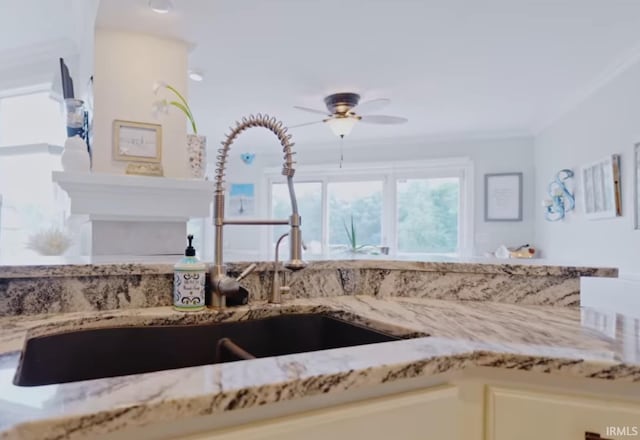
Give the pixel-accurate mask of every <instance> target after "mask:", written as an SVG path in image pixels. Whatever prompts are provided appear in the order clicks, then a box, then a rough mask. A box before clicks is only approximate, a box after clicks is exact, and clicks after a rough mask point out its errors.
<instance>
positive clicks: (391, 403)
mask: <svg viewBox="0 0 640 440" xmlns="http://www.w3.org/2000/svg"><path fill="white" fill-rule="evenodd" d="M457 412H458V400H457V389H456V388H455V387H444V388H436V389H434V390H431V391H420V392H411V393H403V394H400V395H394V396H391V397H384V398H379V399H372V400H366V401H364V402H357V403H351V404H348V405H340V406H336V407H331V408H327V409H323V410H318V411H312V412H308V413H302V414H296V415H292V416H287V417H282V418H278V419H275V420H269V421H266V422H257V423H252V424H250V425H244V426H242V427H237V428H231V429H226V430H223V431H217V432H212V433H208V434H199V435H196V436H192V437H189V438H188V439H189V440H240V439H242V440H301V439H304V440H332V439H336V440H337V439H366V440H390V439H398V440H400V439H401V440H429V439H433V440H458V439H459V436H458V417H457Z"/></svg>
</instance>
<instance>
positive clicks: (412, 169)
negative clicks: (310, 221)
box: [261, 157, 475, 257]
mask: <svg viewBox="0 0 640 440" xmlns="http://www.w3.org/2000/svg"><path fill="white" fill-rule="evenodd" d="M452 171H453V174H452ZM280 172H281V169H280V168H277V167H270V168H265V169H264V177H263V179H262V181H263V183H264V188H265V190H266V192H267V194H265V200H267V201H268V202H267V206H266V207H265V209H264V211H263V212H262V214H263V215H264V216H265V218H269V217H270V209H271V206H272V200H271V191H270V190H269V188H271V185H272V184H273V183H283V182H285V177H284V176H282V175H281V174H280ZM296 176H297V178H296V179H295V181H296V182H297V183H303V182H320V183H321V185H322V206H323V209H322V224H323V227H322V245H323V248H324V249H328V245H329V237H328V212H327V210H326V209H324V207H326V206H327V184H328V183H329V182H349V181H356V180H363V179H364V180H366V179H371V180H378V181H379V180H382V182H383V201H382V212H383V214H382V215H383V217H382V235H381V244H382V245H383V246H390V247H391V256H395V255H396V252H397V251H396V249H397V230H396V224H397V219H396V218H395V216H396V215H397V200H396V182H397V180H398V179H410V178H414V179H415V178H429V177H431V178H437V177H452V176H456V177H459V178H460V182H461V187H460V206H459V213H460V214H459V221H460V224H459V225H458V254H459V256H461V257H468V256H471V255H472V253H473V244H474V232H475V231H474V215H475V211H474V190H473V186H474V165H473V161H472V160H471V159H470V158H469V157H454V158H443V159H433V160H420V161H395V162H368V163H363V162H360V163H357V164H349V165H345V166H344V167H343V168H339V169H335V168H330V169H327V167H326V165H307V166H300V167H298V168H297V170H296ZM303 223H304V219H303ZM303 227H304V224H303ZM272 234H273V231H272V229H271V228H269V232H268V234H265V235H264V236H263V237H265V239H264V240H261V250H262V252H263V255H269V254H270V253H271V252H272V250H271V249H269V247H270V240H269V237H270V236H271V235H272Z"/></svg>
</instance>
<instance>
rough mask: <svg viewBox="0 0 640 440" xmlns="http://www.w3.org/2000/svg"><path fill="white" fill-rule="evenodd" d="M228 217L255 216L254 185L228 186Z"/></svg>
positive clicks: (233, 184)
mask: <svg viewBox="0 0 640 440" xmlns="http://www.w3.org/2000/svg"><path fill="white" fill-rule="evenodd" d="M227 211H228V214H229V217H253V216H255V215H256V198H255V185H254V184H253V183H232V184H231V185H230V186H229V206H228V209H227Z"/></svg>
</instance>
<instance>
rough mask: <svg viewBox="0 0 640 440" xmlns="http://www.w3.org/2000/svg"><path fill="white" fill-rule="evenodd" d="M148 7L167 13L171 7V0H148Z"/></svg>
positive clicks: (159, 12)
mask: <svg viewBox="0 0 640 440" xmlns="http://www.w3.org/2000/svg"><path fill="white" fill-rule="evenodd" d="M149 8H151V10H152V11H153V12H156V13H158V14H167V13H168V12H169V11H171V9H172V8H173V4H172V3H171V0H149Z"/></svg>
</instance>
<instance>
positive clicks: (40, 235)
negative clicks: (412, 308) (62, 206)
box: [27, 227, 71, 255]
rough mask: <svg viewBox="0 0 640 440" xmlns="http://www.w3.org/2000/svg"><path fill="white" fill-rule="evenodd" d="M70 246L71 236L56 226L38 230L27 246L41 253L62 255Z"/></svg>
mask: <svg viewBox="0 0 640 440" xmlns="http://www.w3.org/2000/svg"><path fill="white" fill-rule="evenodd" d="M69 246H71V237H69V235H67V234H66V233H65V232H64V231H61V230H60V229H58V228H55V227H53V228H50V229H45V230H42V231H39V232H36V233H35V234H33V235H31V236H30V237H29V241H28V242H27V248H29V249H32V250H34V251H36V252H37V253H39V254H40V255H62V254H64V253H65V251H66V250H67V249H69Z"/></svg>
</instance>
